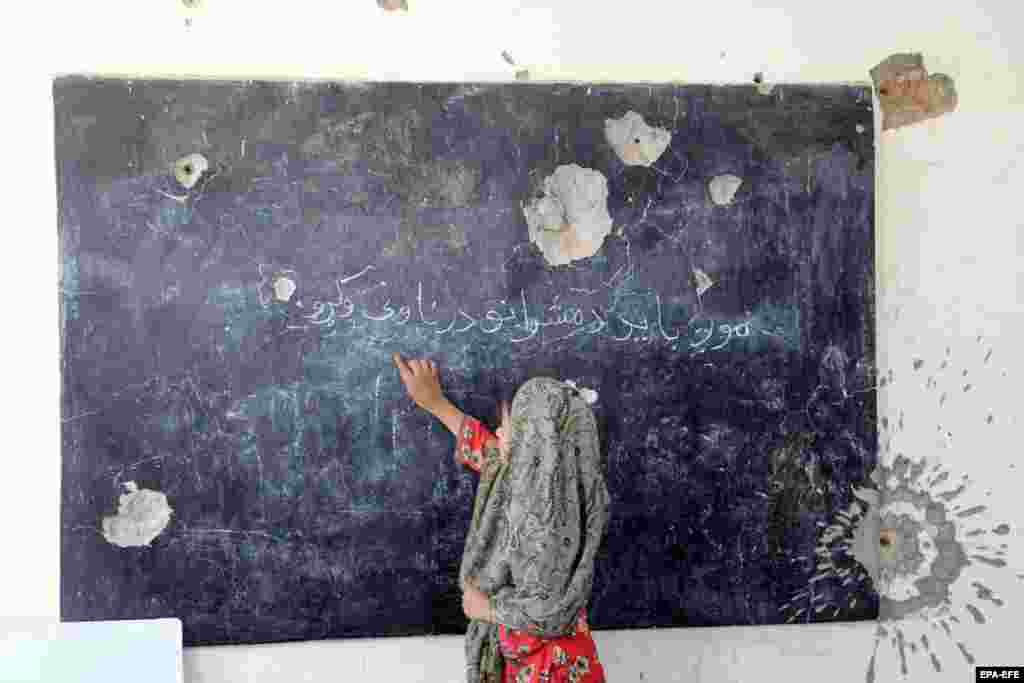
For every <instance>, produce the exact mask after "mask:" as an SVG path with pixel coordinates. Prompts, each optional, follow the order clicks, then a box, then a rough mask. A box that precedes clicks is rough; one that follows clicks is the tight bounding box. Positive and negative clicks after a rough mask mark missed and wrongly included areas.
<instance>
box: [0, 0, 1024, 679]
mask: <svg viewBox="0 0 1024 683" xmlns="http://www.w3.org/2000/svg"><path fill="white" fill-rule="evenodd" d="M408 2H409V5H410V9H409V11H408V12H407V13H398V14H387V13H384V12H382V11H381V10H379V9H378V8H377V6H376V4H375V2H374V0H344V1H337V0H335V1H333V2H327V1H324V2H316V1H314V0H291V1H290V2H287V3H273V2H251V1H247V0H202V1H201V2H199V3H187V4H198V5H199V6H198V8H196V9H188V8H186V6H185V4H186V3H183V2H182V1H181V0H159V1H156V0H147V1H146V2H139V1H138V0H107V1H106V2H103V3H88V2H84V3H83V2H52V1H51V2H46V1H43V0H37V1H36V2H34V3H27V4H26V3H15V5H13V6H12V7H11V8H8V9H6V10H5V21H4V23H5V25H6V28H7V31H6V35H5V37H4V40H3V41H0V42H2V43H3V45H2V47H0V50H3V51H4V56H5V57H6V59H5V60H4V64H5V67H6V68H5V71H6V73H7V77H6V79H5V82H6V85H7V92H6V93H5V97H4V103H5V106H4V107H3V111H2V114H0V116H3V120H4V124H5V126H4V130H5V132H6V135H5V136H4V157H3V158H4V163H2V164H0V174H2V179H3V185H2V187H3V188H4V190H5V192H4V196H3V206H4V211H3V213H2V214H0V225H2V229H3V232H4V234H5V236H6V238H7V244H6V245H5V246H6V248H5V249H4V250H3V253H2V256H0V262H2V263H3V267H2V268H0V272H2V273H3V274H4V276H3V277H0V283H2V288H3V304H4V306H3V313H4V315H3V320H4V324H3V330H4V333H3V334H2V335H0V339H2V341H0V343H2V345H3V347H2V348H3V353H2V358H3V368H4V369H3V374H2V375H0V378H2V380H3V388H4V390H3V391H2V392H0V395H2V399H0V400H2V401H3V412H2V413H0V414H2V416H3V417H2V420H3V422H2V423H3V426H4V431H5V437H6V438H5V444H6V447H5V448H4V450H3V456H2V457H3V460H4V469H3V472H2V475H0V530H2V533H0V538H2V539H3V542H4V552H3V562H0V616H10V615H51V616H55V615H57V614H58V572H59V545H58V538H59V536H58V529H59V524H60V520H59V505H58V503H59V434H58V424H59V419H60V418H59V414H58V386H59V377H58V362H57V360H58V356H59V344H58V310H57V301H58V298H57V292H56V291H55V288H56V283H57V258H56V257H57V231H56V203H55V196H56V189H55V182H54V169H53V132H52V125H53V123H52V109H51V101H50V79H51V77H52V75H53V74H56V73H69V72H94V73H103V74H127V75H135V76H144V75H195V76H219V77H234V78H247V77H279V78H332V79H342V78H346V79H347V78H355V79H372V80H395V79H398V80H428V81H448V80H452V81H463V80H481V81H495V80H509V79H511V78H512V77H513V73H514V70H515V68H526V69H529V70H530V72H531V74H532V77H533V78H535V79H544V80H566V79H571V80H602V81H616V80H621V81H638V80H640V81H684V82H749V81H750V80H751V78H752V77H753V74H754V73H755V72H757V71H761V72H763V73H764V76H765V79H766V80H767V81H768V82H779V83H785V82H820V81H831V82H835V81H843V82H849V81H858V82H860V81H865V80H867V79H868V70H869V69H870V68H871V67H872V66H874V65H875V64H876V63H877V62H879V61H880V60H882V59H883V58H884V57H886V56H887V55H889V54H891V53H893V52H900V51H911V50H912V51H921V52H923V53H924V54H925V58H926V64H927V66H928V67H929V69H931V70H932V71H942V72H945V73H947V74H949V75H950V76H952V77H953V79H954V80H955V82H956V86H957V90H958V92H959V98H960V106H959V109H958V110H957V111H956V112H955V113H953V114H950V115H948V116H945V117H943V118H940V119H937V120H933V121H929V122H926V123H923V124H920V125H917V126H914V127H911V128H906V129H901V130H895V131H888V132H885V133H884V134H881V135H880V136H879V137H878V144H879V149H878V157H879V165H878V215H877V235H878V237H877V239H878V302H877V303H878V320H879V325H878V336H879V339H878V348H879V367H880V368H881V370H882V372H883V373H885V372H887V370H888V369H890V368H892V369H893V370H894V379H893V381H892V382H891V384H889V385H888V386H887V387H886V388H885V390H884V391H881V392H880V396H879V410H880V411H881V412H882V413H884V414H890V415H893V416H894V417H893V419H894V420H895V419H896V417H895V416H896V415H898V414H899V413H900V411H902V412H903V413H904V416H905V421H906V427H905V429H904V430H903V431H901V432H899V434H898V435H897V438H896V442H897V443H896V445H895V447H894V449H893V450H894V453H893V454H895V452H896V451H901V452H904V453H906V454H907V455H909V456H911V457H919V456H920V455H927V456H928V457H930V458H933V457H934V458H938V459H940V460H941V461H942V462H944V463H946V464H947V465H949V466H950V467H951V468H953V470H954V471H955V472H962V473H965V474H969V475H970V478H971V479H972V480H973V482H974V486H973V487H972V490H971V492H970V493H969V494H967V495H965V500H966V503H965V504H973V503H975V502H979V501H980V502H981V503H982V504H985V505H987V506H988V512H987V513H986V514H987V518H986V519H985V520H982V522H979V523H991V524H995V523H997V522H1006V523H1009V524H1010V525H1011V532H1010V533H1009V534H1008V535H1006V536H1004V537H1002V539H1001V541H1002V542H1004V543H1006V544H1007V545H1008V548H1007V550H1008V553H1009V554H1008V556H1007V557H1006V560H1007V562H1008V566H1007V567H1004V568H996V567H989V566H986V565H978V566H972V567H971V569H970V571H971V572H972V574H971V575H970V576H965V577H961V580H960V581H958V582H957V583H956V584H955V585H954V587H953V595H952V600H953V603H954V605H962V604H963V602H964V601H967V600H972V599H973V598H974V597H975V588H974V587H972V586H971V582H972V581H973V580H978V581H983V583H984V585H987V586H989V587H991V588H992V589H993V590H994V591H995V592H996V594H997V595H998V596H999V597H1000V598H1001V599H1002V600H1004V601H1005V605H1004V606H1003V607H996V606H994V605H992V604H991V603H985V605H986V609H985V610H984V614H985V619H986V622H985V623H983V624H978V623H975V620H974V619H972V618H970V617H969V616H968V615H967V614H966V613H962V608H961V616H962V620H961V623H960V624H959V625H958V626H957V634H958V635H957V639H958V640H961V641H962V642H964V643H965V644H966V645H967V647H969V650H970V652H971V653H972V654H973V656H974V657H975V658H976V660H977V662H978V663H979V664H1000V663H1001V664H1010V663H1015V664H1024V654H1020V650H1019V646H1017V643H1018V642H1019V635H1016V632H1018V631H1019V629H1020V628H1021V627H1022V626H1024V610H1022V609H1021V607H1024V581H1021V580H1020V579H1019V578H1018V577H1017V576H1016V575H1017V574H1020V573H1024V548H1022V544H1024V539H1022V538H1021V533H1020V531H1019V528H1018V524H1017V522H1018V521H1019V520H1021V518H1022V511H1024V503H1022V499H1021V497H1020V496H1019V494H1018V491H1019V490H1020V489H1021V485H1022V483H1024V481H1022V477H1021V472H1022V470H1024V466H1022V467H1019V468H1018V467H1011V466H1013V465H1015V464H1016V460H1018V459H1019V453H1020V450H1019V443H1018V433H1019V424H1018V422H1017V421H1018V414H1019V413H1020V407H1019V403H1020V401H1019V399H1018V395H1019V392H1018V390H1017V384H1018V382H1019V379H1020V378H1024V358H1022V356H1021V354H1019V353H1016V350H1017V349H1018V348H1020V347H1021V346H1022V345H1024V316H1022V303H1021V302H1022V301H1024V296H1022V295H1024V279H1022V277H1024V276H1022V275H1021V273H1022V269H1021V267H1020V264H1019V259H1020V257H1021V255H1022V254H1021V252H1022V248H1021V247H1022V245H1021V244H1020V240H1021V238H1020V235H1021V231H1022V227H1024V218H1022V213H1021V211H1020V210H1019V209H1018V198H1019V196H1020V195H1021V193H1022V188H1024V161H1022V160H1024V134H1022V132H1021V124H1022V123H1024V87H1022V85H1024V10H1021V9H1020V4H1019V3H1014V2H1009V1H1007V0H986V1H984V2H973V3H971V2H960V3H947V4H942V3H924V2H913V1H905V2H891V1H882V0H863V1H862V2H859V3H830V2H822V1H821V0H814V1H811V0H788V1H787V0H777V2H776V3H774V4H775V5H776V6H775V7H766V6H764V5H765V4H766V3H757V2H753V1H752V0H717V1H716V2H711V3H684V2H653V1H649V0H632V1H631V2H627V3H615V2H610V1H609V2H584V1H583V0H561V1H560V2H553V3H550V5H551V6H550V7H545V6H544V4H543V3H539V2H538V3H532V2H513V1H509V0H488V1H487V2H468V1H465V0H408ZM187 21H188V22H190V24H191V25H190V26H187V25H186V23H187ZM502 50H507V51H508V52H509V53H510V55H511V56H512V57H513V58H514V59H515V60H516V61H517V62H518V63H519V66H518V67H512V66H509V65H508V64H506V63H505V62H504V61H503V60H502V58H501V55H500V53H501V51H502ZM979 337H980V340H979ZM989 350H992V352H993V354H992V356H991V357H990V359H989V360H988V361H987V362H986V361H984V360H983V357H984V355H985V354H986V353H987V352H988V351H989ZM944 358H948V359H949V360H948V361H947V363H948V364H949V366H948V367H947V372H946V375H944V376H943V378H942V381H943V382H947V383H949V384H950V391H949V393H950V395H951V398H950V399H949V400H947V401H945V402H944V403H943V404H942V405H940V404H939V401H938V400H937V398H936V389H935V387H934V386H933V385H932V383H931V382H928V381H927V378H928V377H934V376H935V375H934V374H933V373H935V372H937V370H936V368H938V366H939V363H940V362H941V361H942V360H943V359H944ZM916 360H921V361H924V365H923V367H922V369H921V370H920V371H915V370H913V367H912V366H913V363H914V361H916ZM961 369H963V370H968V372H969V373H970V377H971V379H970V380H969V381H970V383H972V388H971V389H970V390H969V391H966V392H965V391H963V390H962V388H961V382H960V380H956V381H955V382H954V379H953V377H952V373H954V372H960V371H961ZM967 381H968V380H964V382H967ZM990 415H991V416H992V417H993V419H992V421H991V422H989V420H988V416H990ZM947 432H948V433H949V434H948V435H947V434H946V433H947ZM986 492H990V495H986ZM968 499H969V500H968ZM976 564H977V563H976ZM597 638H598V645H599V647H600V651H601V653H602V658H603V659H604V661H605V662H606V667H607V668H608V670H609V672H610V677H611V680H613V681H625V680H631V681H745V682H749V681H756V680H774V679H776V678H778V679H779V680H797V681H804V680H806V681H811V680H821V677H823V676H827V677H828V680H830V681H831V682H832V683H844V682H846V681H864V680H866V676H867V674H866V672H867V666H868V660H869V657H871V655H872V650H873V646H874V642H875V641H874V627H873V625H871V624H860V625H853V626H851V625H837V626H788V627H778V628H740V627H733V628H722V629H670V630H656V631H624V632H601V633H598V634H597ZM932 643H933V649H934V651H935V652H936V654H937V656H938V658H939V659H940V660H941V666H942V671H941V673H939V672H936V671H935V670H934V668H933V665H932V664H931V662H930V661H929V659H928V658H927V657H926V656H924V655H923V652H917V653H912V652H910V651H909V650H908V651H907V653H906V659H907V664H906V665H907V669H908V676H907V680H912V681H917V680H921V681H923V680H928V681H946V680H948V681H965V680H973V678H969V676H973V674H971V673H969V671H970V667H969V666H968V665H967V663H966V662H965V660H964V658H963V656H962V655H961V654H960V652H959V651H958V649H957V648H956V646H955V644H954V643H953V642H952V641H949V640H947V639H945V638H944V637H942V634H941V633H940V632H938V630H937V629H936V630H935V636H934V638H933V639H932ZM185 675H186V680H187V681H190V682H199V681H202V682H207V681H250V682H262V681H268V682H269V681H275V682H276V681H289V682H291V681H297V680H332V679H337V680H381V681H383V680H396V681H397V680H401V681H404V682H407V683H408V682H411V681H432V682H436V681H458V680H460V679H461V677H462V650H461V642H460V640H459V639H458V638H451V637H439V638H403V639H384V640H349V641H334V642H317V643H304V644H286V645H274V646H260V647H225V648H198V649H193V650H190V651H188V652H187V653H186V655H185ZM900 676H901V663H900V658H899V656H898V655H897V653H896V651H895V650H894V649H893V648H892V647H891V646H890V645H889V644H888V642H887V641H886V642H884V643H882V645H881V646H880V647H879V649H878V654H877V680H878V681H889V680H896V679H898V678H899V677H900Z"/></svg>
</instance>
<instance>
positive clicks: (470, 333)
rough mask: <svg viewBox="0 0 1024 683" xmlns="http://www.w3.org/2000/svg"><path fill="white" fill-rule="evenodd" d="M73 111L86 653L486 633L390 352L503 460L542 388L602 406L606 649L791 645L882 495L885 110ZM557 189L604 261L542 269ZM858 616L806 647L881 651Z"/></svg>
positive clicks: (430, 446)
mask: <svg viewBox="0 0 1024 683" xmlns="http://www.w3.org/2000/svg"><path fill="white" fill-rule="evenodd" d="M54 97H55V107H56V154H57V172H58V186H59V202H60V237H61V252H60V265H61V281H60V301H61V323H60V324H61V334H62V336H61V343H62V355H61V369H62V382H63V384H62V387H63V392H62V475H63V480H62V481H63V485H62V503H61V505H62V541H61V542H62V546H61V548H62V555H61V558H62V561H61V612H62V615H63V617H64V618H65V619H69V620H95V619H127V618H155V617H167V616H174V617H180V618H181V619H182V620H183V622H184V639H185V643H186V644H187V645H197V644H219V643H255V642H269V641H283V640H296V639H319V638H336V637H356V636H380V635H411V634H428V633H459V632H461V631H462V630H463V629H464V628H465V621H464V619H463V617H462V615H461V608H460V594H459V590H458V586H457V583H456V576H457V568H458V563H459V558H460V555H461V551H462V544H463V541H464V538H465V533H466V529H467V527H468V522H469V515H470V509H471V504H472V499H473V494H474V487H475V478H474V475H472V474H471V473H469V472H466V471H462V470H461V469H460V468H458V467H457V466H456V465H455V463H454V462H453V460H452V446H453V439H452V437H451V435H449V434H448V433H447V432H446V431H445V430H444V428H443V426H442V425H440V424H439V423H437V422H436V421H434V420H432V419H430V418H429V417H428V416H427V415H426V414H424V413H423V412H421V411H419V410H417V409H416V408H415V407H414V406H413V405H412V404H411V403H410V401H409V400H408V399H407V398H406V397H405V395H404V392H403V390H402V387H401V385H400V382H399V379H398V376H397V373H396V372H395V370H394V368H393V367H392V365H391V361H390V356H391V354H392V353H393V352H395V351H398V352H401V353H402V354H405V355H407V356H411V357H429V358H433V359H435V360H436V361H437V362H438V363H439V365H440V366H441V367H442V369H443V370H442V379H443V383H444V386H445V388H446V390H447V392H448V393H449V395H450V396H451V398H452V399H453V400H454V401H455V402H456V403H457V404H458V405H459V406H460V407H461V408H462V409H463V410H465V411H467V412H469V413H471V414H474V415H477V416H479V417H481V418H482V419H484V420H485V421H487V422H489V423H490V424H492V425H493V424H494V419H495V417H496V413H497V409H496V406H497V405H498V402H499V401H500V400H502V399H507V398H510V397H511V396H512V394H513V393H514V391H515V388H516V387H517V386H518V385H519V384H521V383H522V382H523V381H524V380H526V379H528V378H530V377H533V376H537V375H548V376H555V377H558V378H560V379H564V380H571V381H573V382H576V383H577V385H578V386H580V387H583V388H587V389H590V390H592V391H593V392H595V393H596V395H597V401H596V403H595V404H594V410H595V412H596V414H597V415H598V418H599V422H600V425H601V436H602V444H603V450H604V454H605V456H606V463H605V464H606V472H607V481H608V485H609V489H610V491H611V494H612V499H613V502H612V506H613V507H612V517H611V522H610V526H609V529H608V535H607V538H606V541H605V543H604V546H603V550H602V554H601V557H600V560H599V565H598V570H597V577H596V585H595V587H594V592H593V599H592V604H591V619H592V622H593V625H594V626H595V628H639V627H651V626H712V625H729V624H773V623H782V622H784V621H787V620H790V621H791V620H793V619H792V617H793V615H794V612H793V611H792V609H793V608H794V607H795V606H794V605H793V604H792V601H791V596H792V595H794V594H795V593H797V592H798V591H800V590H801V589H804V588H806V587H807V584H808V580H809V578H810V576H811V575H812V574H811V573H812V572H813V571H814V562H813V561H810V562H808V561H807V560H808V558H811V560H813V558H814V554H815V548H816V544H818V542H819V540H820V538H819V537H820V533H819V532H820V531H821V526H820V525H821V524H822V523H824V522H826V521H827V520H829V519H831V517H832V516H833V515H834V514H835V513H836V512H837V511H839V510H841V509H844V508H846V507H847V506H849V505H850V504H851V502H852V501H853V498H852V494H851V486H853V485H863V484H865V482H866V481H867V474H868V473H869V472H870V471H871V469H872V468H873V466H874V464H875V443H876V439H877V432H876V426H875V397H874V393H873V391H872V387H873V386H874V384H875V370H874V239H873V234H874V230H873V223H874V214H873V198H874V194H873V181H874V138H873V119H872V101H871V97H870V91H869V90H868V89H867V88H865V87H854V86H786V85H780V86H776V87H775V88H774V89H771V90H770V91H769V90H768V89H766V88H764V87H763V86H762V87H761V88H758V87H756V86H753V85H752V86H730V87H722V86H648V85H643V86H639V85H636V86H634V85H615V86H610V85H601V86H598V85H593V86H588V85H578V84H539V83H537V84H533V83H530V84H527V83H517V84H511V85H510V84H505V85H496V84H495V85H465V84H429V85H419V84H383V83H382V84H355V83H346V84H335V83H269V82H252V81H246V82H209V81H160V80H136V81H130V80H113V79H90V78H83V77H68V78H61V79H59V80H57V81H56V83H55V87H54ZM623 122H625V123H623ZM630 122H632V123H630ZM626 124H629V125H628V126H627V125H626ZM634 124H635V125H634ZM630 126H633V127H630ZM616 131H618V132H616ZM622 131H626V137H627V138H628V137H629V136H631V135H632V134H633V131H635V132H636V135H637V137H636V138H635V139H632V140H631V139H625V138H623V136H622V135H619V138H618V140H617V141H618V145H617V146H616V145H613V144H612V142H613V141H614V140H613V138H614V136H615V135H617V134H619V133H622ZM652 131H653V132H652ZM641 135H642V136H645V137H644V139H641ZM630 145H632V146H630ZM564 166H575V167H578V168H577V170H579V169H588V171H587V172H588V173H589V172H593V173H591V177H592V178H597V177H598V176H597V175H594V174H599V175H600V177H601V178H603V181H601V180H600V179H599V180H598V181H597V184H598V185H600V184H601V182H603V183H604V186H603V187H605V188H606V193H605V194H604V195H601V194H600V193H598V195H599V196H598V199H599V200H600V201H599V202H597V203H596V204H594V205H593V206H591V209H592V210H593V211H597V212H598V213H601V212H604V211H605V210H606V211H607V216H608V217H609V219H610V224H609V225H610V229H608V230H607V231H606V232H607V234H606V235H600V237H601V239H599V241H598V243H597V245H598V246H599V248H598V249H597V250H596V252H595V253H593V255H591V256H584V257H581V258H575V259H573V260H571V261H570V262H568V263H561V264H557V265H553V264H552V262H551V259H550V258H549V257H548V255H547V254H545V253H543V252H542V250H541V248H539V246H538V243H537V242H536V240H535V239H532V238H533V237H536V235H534V233H533V232H531V225H530V224H529V223H528V220H527V215H528V213H529V209H530V207H531V206H536V202H539V201H542V200H543V199H544V197H545V196H547V195H546V194H545V193H546V192H551V191H552V190H551V187H549V186H548V185H546V184H545V182H546V179H547V178H549V177H552V176H553V174H555V173H556V170H557V169H559V168H560V167H564ZM556 206H557V203H556ZM588 210H589V209H588ZM567 215H568V214H567ZM602 215H603V214H602ZM570 218H572V217H571V216H570ZM566 220H567V222H566V224H565V226H563V227H566V226H568V228H572V226H573V225H576V223H571V221H569V219H568V218H567V219H566ZM573 220H575V219H573ZM580 220H581V221H582V219H580ZM588 220H589V219H588ZM570 223H571V224H570ZM556 227H557V226H556ZM538 234H539V233H538ZM856 569H857V568H856V567H854V568H852V569H851V571H856ZM867 585H868V584H866V583H865V582H853V584H852V585H851V584H850V582H839V581H820V582H818V583H817V584H816V587H815V591H814V592H815V593H816V598H815V599H816V602H815V603H814V605H815V608H814V609H808V608H806V607H805V608H804V609H800V610H798V611H796V612H795V614H796V615H797V617H798V618H797V619H796V620H797V621H829V620H860V619H869V618H874V617H876V616H877V600H876V599H875V598H874V597H873V592H872V591H870V590H869V588H866V587H865V586H867ZM804 592H805V593H806V591H804ZM825 607H827V609H826V608H825Z"/></svg>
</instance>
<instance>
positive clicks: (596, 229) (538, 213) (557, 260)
mask: <svg viewBox="0 0 1024 683" xmlns="http://www.w3.org/2000/svg"><path fill="white" fill-rule="evenodd" d="M523 215H524V217H525V218H526V224H527V225H528V226H529V229H530V241H532V242H533V243H534V244H536V245H537V247H539V248H540V250H541V253H542V254H544V259H545V260H546V261H547V262H548V263H549V264H551V265H553V266H558V265H565V264H567V263H571V262H572V261H576V260H579V259H583V258H588V257H590V256H593V255H594V254H595V253H597V250H598V249H600V248H601V245H602V244H603V243H604V238H605V237H607V236H608V234H609V233H610V232H611V229H612V217H611V215H610V214H609V213H608V180H607V179H606V178H605V177H604V174H602V173H601V172H600V171H595V170H594V169H590V168H583V167H582V166H577V165H576V164H568V165H563V166H559V167H558V168H556V169H555V172H554V173H552V174H551V175H549V176H548V177H546V178H545V179H544V196H543V197H540V198H538V199H534V200H533V201H531V202H530V203H528V204H525V205H524V206H523Z"/></svg>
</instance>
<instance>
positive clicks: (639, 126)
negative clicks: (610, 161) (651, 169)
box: [604, 110, 672, 166]
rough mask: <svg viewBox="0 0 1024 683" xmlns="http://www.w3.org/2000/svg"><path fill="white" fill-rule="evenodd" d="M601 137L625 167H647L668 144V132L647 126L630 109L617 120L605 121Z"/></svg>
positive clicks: (669, 137) (639, 116)
mask: <svg viewBox="0 0 1024 683" xmlns="http://www.w3.org/2000/svg"><path fill="white" fill-rule="evenodd" d="M604 137H605V139H606V140H607V141H608V144H609V145H611V146H612V149H614V150H615V153H616V154H617V155H618V156H619V159H621V160H622V163H624V164H626V165H628V166H650V165H651V164H653V163H654V162H655V161H657V160H658V158H659V157H661V155H662V154H664V153H665V150H666V149H667V148H668V145H669V143H670V142H671V141H672V133H670V132H669V131H667V130H665V129H664V128H656V127H654V126H649V125H647V122H646V121H644V117H643V116H641V115H640V114H638V113H636V112H635V111H632V110H631V111H627V112H626V113H625V114H623V115H622V116H621V117H620V118H617V119H605V120H604Z"/></svg>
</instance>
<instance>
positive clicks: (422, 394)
mask: <svg viewBox="0 0 1024 683" xmlns="http://www.w3.org/2000/svg"><path fill="white" fill-rule="evenodd" d="M392 358H393V360H394V361H395V367H397V368H398V374H399V376H400V377H401V378H402V384H404V385H405V390H406V391H407V392H408V393H409V398H411V399H412V400H413V401H414V402H415V403H416V405H418V406H419V407H420V408H423V410H426V411H427V412H428V413H430V414H431V415H433V416H434V417H436V418H437V419H438V420H440V421H441V422H442V423H444V426H445V427H447V428H448V431H450V432H451V433H452V434H455V435H456V436H458V434H459V428H460V427H461V426H462V421H463V420H464V419H465V418H466V414H465V413H463V412H462V411H461V410H459V409H458V408H456V407H455V406H454V405H453V404H452V402H451V401H449V400H448V399H447V398H446V397H445V395H444V392H443V391H441V378H440V373H439V371H438V369H437V364H436V363H434V361H432V360H416V359H412V360H405V359H404V358H402V357H401V356H400V355H398V354H397V353H396V354H395V355H394V356H393V357H392Z"/></svg>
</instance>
